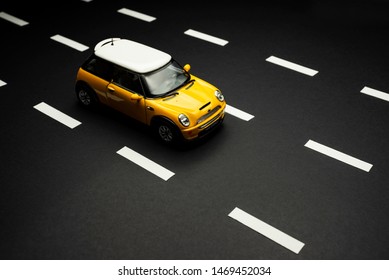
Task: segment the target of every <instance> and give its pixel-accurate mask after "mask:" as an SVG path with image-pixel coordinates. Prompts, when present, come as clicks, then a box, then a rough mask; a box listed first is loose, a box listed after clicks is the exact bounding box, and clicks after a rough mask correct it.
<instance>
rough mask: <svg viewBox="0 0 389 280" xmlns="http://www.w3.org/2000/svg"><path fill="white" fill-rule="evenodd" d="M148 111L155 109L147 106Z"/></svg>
mask: <svg viewBox="0 0 389 280" xmlns="http://www.w3.org/2000/svg"><path fill="white" fill-rule="evenodd" d="M146 109H147V110H149V111H154V108H153V107H150V106H147V107H146Z"/></svg>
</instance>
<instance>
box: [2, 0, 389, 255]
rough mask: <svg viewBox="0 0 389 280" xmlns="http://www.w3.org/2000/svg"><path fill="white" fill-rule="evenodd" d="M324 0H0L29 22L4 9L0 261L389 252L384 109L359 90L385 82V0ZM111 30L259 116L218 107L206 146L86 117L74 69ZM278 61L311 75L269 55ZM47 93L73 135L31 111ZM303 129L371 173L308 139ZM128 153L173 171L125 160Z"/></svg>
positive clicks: (107, 114)
mask: <svg viewBox="0 0 389 280" xmlns="http://www.w3.org/2000/svg"><path fill="white" fill-rule="evenodd" d="M322 2H325V3H322ZM322 2H320V1H300V2H293V4H291V3H285V2H283V1H269V3H267V2H264V3H259V4H258V3H257V4H255V5H248V4H245V3H244V2H242V1H240V2H239V4H237V5H235V4H234V5H232V4H231V5H229V4H226V5H220V4H217V5H216V7H214V6H212V5H210V3H202V2H185V1H184V2H182V1H181V2H180V3H175V4H171V5H169V4H166V6H165V7H157V6H155V4H154V2H151V1H124V0H123V1H119V0H118V1H99V0H94V1H91V2H83V1H75V0H74V1H59V2H57V1H56V2H53V3H50V2H48V3H46V2H44V3H43V2H42V3H36V2H34V3H30V2H28V3H22V4H20V3H18V2H16V1H10V0H4V1H2V2H1V4H0V11H3V12H7V13H9V14H12V15H14V16H17V17H18V18H21V19H23V20H25V21H27V22H28V23H29V24H28V25H25V26H18V25H16V24H13V23H11V22H8V21H6V20H4V19H0V30H1V35H2V39H1V44H0V50H1V52H0V60H1V63H0V80H1V81H4V82H5V83H6V85H4V86H1V87H0V96H1V102H0V108H1V109H0V128H1V137H0V144H1V145H0V154H1V157H0V160H1V165H2V166H1V168H0V185H1V189H0V221H1V230H0V256H1V259H7V260H9V259H10V260H13V259H15V260H19V259H44V260H45V259H77V260H78V259H127V260H135V259H146V260H149V259H150V260H160V259H168V260H170V259H184V260H187V259H198V260H203V259H253V260H256V259H267V260H273V259H274V260H332V259H334V260H344V259H351V260H365V259H367V260H381V259H388V258H389V239H388V236H389V222H388V213H389V203H388V201H389V174H388V170H389V161H388V155H389V145H388V136H389V128H388V123H389V103H388V102H387V101H385V100H381V99H379V98H375V97H372V96H368V95H365V94H362V93H361V92H360V91H361V89H362V88H363V87H364V86H369V87H371V88H375V89H379V90H382V91H384V92H385V91H386V92H389V79H388V77H389V67H388V65H389V52H388V47H389V44H388V39H387V38H388V36H387V35H388V28H389V20H388V17H387V15H388V14H389V3H388V2H386V1H359V2H358V1H357V2H355V1H343V2H339V1H338V2H327V1H322ZM123 7H125V8H128V9H132V10H135V11H138V12H141V13H144V14H147V15H151V16H154V17H156V20H154V21H152V22H146V21H143V20H139V19H137V18H133V17H129V16H126V15H123V14H120V13H118V12H117V11H118V9H121V8H123ZM188 29H193V30H198V31H201V32H204V33H206V34H211V35H213V36H216V37H219V38H222V39H224V40H227V41H228V44H226V45H225V46H220V45H217V44H213V43H210V42H207V41H205V40H200V39H197V38H194V37H191V36H188V35H185V34H184V32H185V31H186V30H188ZM56 34H61V35H62V36H65V37H68V38H71V39H73V40H75V41H77V42H80V43H82V44H85V45H87V46H89V49H88V50H86V51H82V52H81V51H77V50H75V49H72V48H70V47H68V46H65V45H63V44H60V43H58V42H56V41H54V40H51V39H50V37H51V36H53V35H56ZM110 37H120V38H128V39H131V40H135V41H138V42H141V43H144V44H147V45H150V46H153V47H155V48H158V49H161V50H163V51H166V52H168V53H170V54H171V55H172V56H174V57H175V58H176V59H177V60H178V61H180V62H181V63H182V64H185V63H189V64H191V67H192V68H191V72H192V73H193V74H195V75H196V76H199V77H202V78H204V79H205V80H207V81H209V82H211V83H213V84H215V85H217V86H218V87H219V88H220V89H221V90H222V91H223V94H224V95H225V97H226V100H227V103H228V104H229V105H231V106H233V107H235V108H238V109H240V110H242V111H244V112H247V113H249V114H252V115H253V116H254V118H252V119H251V120H249V121H244V120H241V119H239V118H237V117H235V116H233V115H230V114H227V115H226V118H225V121H224V123H223V126H222V127H221V128H220V129H219V130H217V131H215V133H214V134H212V135H211V136H210V137H208V138H206V139H205V140H204V141H200V142H198V143H195V144H192V145H189V146H187V147H167V146H166V145H163V144H162V143H160V142H158V141H157V140H156V139H155V138H154V137H153V135H151V134H150V132H149V130H148V129H147V128H146V127H144V126H142V125H140V124H137V123H136V122H134V121H132V120H130V119H129V118H127V117H124V116H123V115H120V114H118V113H116V112H113V111H112V110H110V109H108V108H101V109H99V110H95V111H90V110H85V109H84V108H82V107H81V106H80V105H79V104H78V103H77V99H76V96H75V92H74V82H75V75H76V71H77V68H78V67H79V66H80V64H81V63H82V62H83V61H84V60H85V59H86V57H87V56H89V54H90V53H91V51H92V50H93V47H94V45H95V44H96V43H97V42H99V41H100V40H102V39H105V38H110ZM272 55H273V56H277V57H281V58H283V59H286V60H289V61H292V62H294V63H298V64H301V65H304V66H306V67H309V68H312V69H315V70H317V71H319V72H318V74H316V75H315V76H312V77H311V76H307V75H304V74H301V73H298V72H296V71H292V70H289V69H286V68H284V67H280V66H278V65H275V64H272V63H269V62H267V61H266V58H268V57H269V56H272ZM40 102H45V103H47V104H50V105H51V106H53V107H55V108H57V109H58V110H61V111H62V112H64V113H66V114H68V115H70V116H72V117H73V118H75V119H77V120H79V121H80V122H82V124H81V125H80V126H78V127H76V128H74V129H69V128H68V127H66V126H64V125H62V124H60V123H59V122H57V121H56V120H54V119H51V118H49V117H48V116H46V115H44V114H42V113H41V112H39V111H37V110H35V109H34V108H33V106H35V105H36V104H38V103H40ZM310 139H311V140H314V141H317V142H319V143H322V144H324V145H328V146H329V147H332V148H333V149H336V150H339V151H342V152H343V153H346V154H349V155H352V156H355V157H356V158H359V159H361V160H364V161H366V162H368V163H371V164H372V165H373V167H372V168H371V170H370V171H369V172H366V171H363V170H360V169H358V168H355V167H353V166H350V165H348V164H345V163H343V162H340V161H338V160H336V159H333V158H330V157H328V156H325V155H322V154H320V153H318V152H316V151H313V150H311V149H308V148H307V147H305V146H304V145H305V143H306V142H307V141H308V140H310ZM123 146H127V147H130V148H131V149H133V150H135V151H137V152H138V153H140V154H142V155H143V156H145V157H147V158H149V159H152V160H153V161H155V162H157V163H159V164H161V165H162V166H164V167H165V168H167V169H169V170H171V171H173V172H174V173H175V174H174V176H173V177H171V178H170V179H169V180H167V181H164V180H161V178H159V177H157V176H155V175H154V174H152V173H150V172H149V171H148V170H145V169H143V168H142V167H140V166H138V165H136V164H134V163H132V162H131V161H129V160H127V159H125V158H123V157H121V156H120V155H118V154H117V153H116V151H118V150H119V149H121V148H122V147H123ZM235 207H238V208H240V209H242V210H244V211H246V212H247V213H250V214H251V215H253V216H255V217H257V218H258V219H260V220H262V221H264V222H266V223H268V224H270V225H271V226H273V227H274V228H277V229H279V230H281V231H283V232H285V233H287V234H288V235H290V236H292V237H294V238H296V239H297V240H299V241H301V242H303V243H304V247H303V248H302V250H301V251H300V252H299V253H298V254H296V253H294V252H292V251H290V250H288V249H287V248H285V247H283V246H280V245H279V244H277V243H276V242H274V241H273V240H271V239H269V238H267V237H265V236H263V235H261V234H260V233H258V232H256V231H254V230H252V229H250V228H248V227H246V226H244V225H242V224H241V223H239V222H237V221H236V220H234V219H232V218H231V217H229V216H228V214H229V213H230V212H231V211H232V210H233V209H234V208H235Z"/></svg>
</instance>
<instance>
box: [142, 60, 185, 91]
mask: <svg viewBox="0 0 389 280" xmlns="http://www.w3.org/2000/svg"><path fill="white" fill-rule="evenodd" d="M144 78H145V81H146V84H147V87H148V89H149V92H150V94H151V95H153V96H163V95H167V94H169V93H170V92H172V91H174V90H176V89H177V88H179V87H181V86H182V85H184V84H185V83H186V82H187V81H188V80H189V78H190V75H189V73H188V72H186V71H185V70H184V69H183V68H182V67H181V66H180V65H179V64H178V63H177V62H176V61H175V60H171V61H170V62H169V63H168V64H167V65H166V66H164V67H162V68H161V69H158V70H157V71H153V72H151V73H148V74H145V75H144Z"/></svg>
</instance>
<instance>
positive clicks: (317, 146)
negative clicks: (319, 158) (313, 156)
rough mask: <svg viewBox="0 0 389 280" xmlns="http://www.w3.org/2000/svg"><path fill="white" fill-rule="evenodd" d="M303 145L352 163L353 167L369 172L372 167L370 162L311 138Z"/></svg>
mask: <svg viewBox="0 0 389 280" xmlns="http://www.w3.org/2000/svg"><path fill="white" fill-rule="evenodd" d="M304 146H305V147H307V148H310V149H312V150H315V151H317V152H319V153H322V154H324V155H326V156H329V157H332V158H334V159H337V160H339V161H342V162H344V163H347V164H349V165H352V166H354V167H357V168H359V169H362V170H364V171H366V172H369V171H370V169H371V168H372V167H373V165H372V164H370V163H367V162H365V161H362V160H359V159H357V158H355V157H352V156H349V155H347V154H344V153H342V152H339V151H337V150H334V149H332V148H329V147H327V146H324V145H322V144H319V143H317V142H315V141H312V140H309V141H308V142H307V143H306V144H305V145H304Z"/></svg>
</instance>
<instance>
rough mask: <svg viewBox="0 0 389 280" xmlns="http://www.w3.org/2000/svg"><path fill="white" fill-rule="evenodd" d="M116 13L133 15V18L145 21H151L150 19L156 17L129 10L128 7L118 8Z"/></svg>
mask: <svg viewBox="0 0 389 280" xmlns="http://www.w3.org/2000/svg"><path fill="white" fill-rule="evenodd" d="M118 13H121V14H124V15H126V16H130V17H134V18H137V19H140V20H144V21H147V22H151V21H153V20H156V19H157V18H155V17H152V16H149V15H146V14H143V13H140V12H137V11H134V10H130V9H127V8H121V9H119V10H118Z"/></svg>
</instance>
